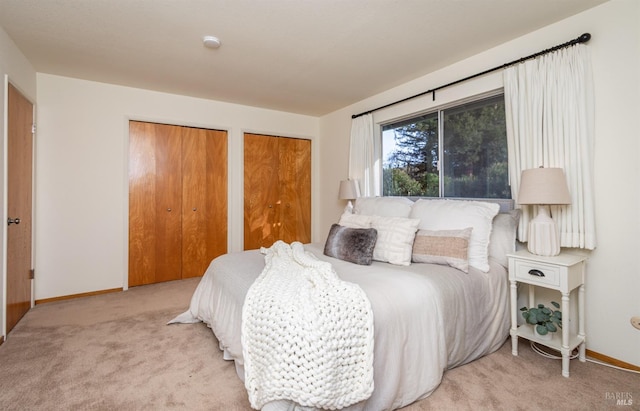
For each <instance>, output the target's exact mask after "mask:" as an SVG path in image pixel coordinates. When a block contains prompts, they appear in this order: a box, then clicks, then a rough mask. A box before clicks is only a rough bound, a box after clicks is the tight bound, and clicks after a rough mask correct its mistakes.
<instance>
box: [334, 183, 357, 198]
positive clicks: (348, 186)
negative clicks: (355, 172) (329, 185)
mask: <svg viewBox="0 0 640 411" xmlns="http://www.w3.org/2000/svg"><path fill="white" fill-rule="evenodd" d="M358 197H360V186H359V185H358V182H357V181H356V180H342V181H340V191H339V192H338V198H339V199H340V200H355V199H356V198H358Z"/></svg>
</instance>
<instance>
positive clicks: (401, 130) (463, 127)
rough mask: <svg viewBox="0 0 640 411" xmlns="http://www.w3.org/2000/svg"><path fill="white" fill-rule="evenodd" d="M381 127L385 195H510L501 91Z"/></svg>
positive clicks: (476, 196) (499, 196)
mask: <svg viewBox="0 0 640 411" xmlns="http://www.w3.org/2000/svg"><path fill="white" fill-rule="evenodd" d="M382 131H383V153H385V154H384V158H383V195H386V196H417V197H462V198H511V191H510V188H509V185H508V169H507V135H506V124H505V111H504V97H503V96H502V95H500V96H496V97H491V98H488V99H483V100H478V101H474V102H471V103H467V104H463V105H459V106H456V107H452V108H448V109H445V110H439V111H436V112H433V113H428V114H425V115H421V116H419V117H414V118H411V119H408V120H403V121H399V122H395V123H392V124H388V125H385V126H383V128H382Z"/></svg>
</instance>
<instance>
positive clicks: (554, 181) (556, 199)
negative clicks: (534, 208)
mask: <svg viewBox="0 0 640 411" xmlns="http://www.w3.org/2000/svg"><path fill="white" fill-rule="evenodd" d="M517 201H518V203H519V204H536V205H539V206H540V207H538V215H536V217H535V218H534V219H533V220H531V221H530V222H529V238H528V240H527V248H528V249H529V252H531V253H532V254H537V255H543V256H554V255H558V254H560V236H559V234H558V227H557V225H556V223H555V221H553V219H552V218H551V215H550V213H549V208H548V206H549V205H551V204H558V205H560V204H571V195H570V194H569V188H568V187H567V179H566V178H565V176H564V172H563V171H562V169H561V168H542V167H540V168H532V169H529V170H523V171H522V176H521V178H520V190H519V192H518V200H517Z"/></svg>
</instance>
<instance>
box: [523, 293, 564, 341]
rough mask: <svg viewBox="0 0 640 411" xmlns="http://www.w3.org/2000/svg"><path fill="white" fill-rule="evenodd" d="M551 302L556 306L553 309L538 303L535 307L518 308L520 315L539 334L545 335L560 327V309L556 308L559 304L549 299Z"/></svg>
mask: <svg viewBox="0 0 640 411" xmlns="http://www.w3.org/2000/svg"><path fill="white" fill-rule="evenodd" d="M551 304H552V305H553V306H554V307H555V308H556V309H555V310H554V309H552V308H549V307H546V306H545V305H544V304H538V306H537V307H536V308H527V307H522V308H521V309H520V311H522V317H523V318H524V319H525V320H526V321H527V323H529V324H533V325H534V326H535V330H536V331H537V333H538V334H540V335H547V334H548V333H550V332H551V333H553V332H556V331H558V328H562V311H559V310H558V309H559V308H560V304H558V303H557V302H555V301H551Z"/></svg>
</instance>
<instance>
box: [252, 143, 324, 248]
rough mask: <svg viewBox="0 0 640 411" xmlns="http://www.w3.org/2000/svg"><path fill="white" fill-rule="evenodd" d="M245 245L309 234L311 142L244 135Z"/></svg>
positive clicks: (301, 238)
mask: <svg viewBox="0 0 640 411" xmlns="http://www.w3.org/2000/svg"><path fill="white" fill-rule="evenodd" d="M244 144H245V146H244V248H245V250H250V249H256V248H260V247H269V246H271V245H272V244H273V243H274V242H275V241H276V240H283V241H286V242H289V243H290V242H293V241H300V242H309V241H310V239H311V142H310V141H309V140H302V139H295V138H285V137H273V136H264V135H256V134H245V140H244Z"/></svg>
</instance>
